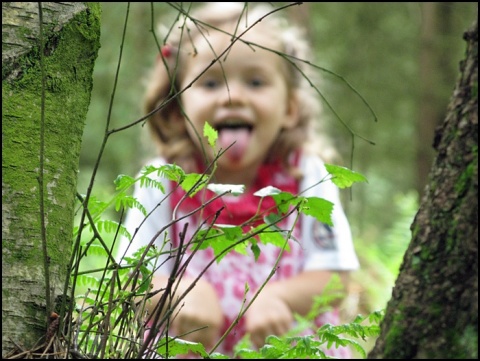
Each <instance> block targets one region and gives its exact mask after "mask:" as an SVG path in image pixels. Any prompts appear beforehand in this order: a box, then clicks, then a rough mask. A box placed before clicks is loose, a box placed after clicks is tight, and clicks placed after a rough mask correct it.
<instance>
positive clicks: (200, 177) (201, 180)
mask: <svg viewBox="0 0 480 361" xmlns="http://www.w3.org/2000/svg"><path fill="white" fill-rule="evenodd" d="M207 179H208V177H207V176H206V175H205V174H198V173H190V174H187V175H186V176H185V178H184V179H183V182H182V183H180V186H181V187H182V188H183V190H184V191H185V192H187V193H188V192H190V193H189V195H190V197H193V196H194V195H195V194H196V193H197V192H198V191H199V190H201V189H202V188H203V187H205V184H206V181H207Z"/></svg>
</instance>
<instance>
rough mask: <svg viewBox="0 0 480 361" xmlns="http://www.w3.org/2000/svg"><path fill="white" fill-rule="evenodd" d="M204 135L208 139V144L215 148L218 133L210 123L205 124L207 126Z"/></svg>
mask: <svg viewBox="0 0 480 361" xmlns="http://www.w3.org/2000/svg"><path fill="white" fill-rule="evenodd" d="M203 135H204V136H206V137H207V140H208V144H210V146H211V147H212V148H214V147H215V143H216V142H217V139H218V132H217V131H216V130H215V129H213V128H212V126H211V125H210V124H208V122H205V125H204V126H203Z"/></svg>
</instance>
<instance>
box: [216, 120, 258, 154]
mask: <svg viewBox="0 0 480 361" xmlns="http://www.w3.org/2000/svg"><path fill="white" fill-rule="evenodd" d="M249 140H250V130H249V129H248V128H246V127H244V128H223V129H221V130H220V131H219V135H218V141H219V145H220V147H221V148H222V149H226V148H228V147H230V146H231V147H230V148H229V149H228V150H227V151H226V152H225V156H227V157H228V158H229V159H230V160H231V161H239V160H240V159H241V158H242V157H243V155H244V154H245V151H246V150H247V146H248V141H249ZM232 143H234V144H233V145H232Z"/></svg>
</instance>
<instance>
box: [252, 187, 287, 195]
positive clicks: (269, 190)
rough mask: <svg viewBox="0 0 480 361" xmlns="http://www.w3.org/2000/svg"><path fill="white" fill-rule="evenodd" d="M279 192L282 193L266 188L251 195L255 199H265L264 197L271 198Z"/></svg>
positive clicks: (276, 189) (278, 190) (279, 191)
mask: <svg viewBox="0 0 480 361" xmlns="http://www.w3.org/2000/svg"><path fill="white" fill-rule="evenodd" d="M281 192H282V191H281V190H280V189H278V188H275V187H272V186H268V187H265V188H262V189H260V190H258V191H256V192H255V193H253V195H254V196H257V197H266V196H273V195H274V194H279V193H281Z"/></svg>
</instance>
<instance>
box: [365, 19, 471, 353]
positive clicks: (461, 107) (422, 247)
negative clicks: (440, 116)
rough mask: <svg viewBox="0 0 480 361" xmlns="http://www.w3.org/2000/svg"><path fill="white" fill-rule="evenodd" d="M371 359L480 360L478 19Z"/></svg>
mask: <svg viewBox="0 0 480 361" xmlns="http://www.w3.org/2000/svg"><path fill="white" fill-rule="evenodd" d="M464 39H465V40H466V41H467V51H466V58H465V60H463V61H462V62H461V64H460V70H461V75H460V78H459V80H458V82H457V85H456V88H455V90H454V93H453V96H452V98H451V101H450V104H449V107H448V109H447V114H446V117H445V120H444V122H443V124H442V125H441V126H440V127H439V128H437V130H436V135H435V141H434V149H435V151H436V159H435V161H434V164H433V166H432V168H431V170H430V174H429V181H428V186H427V188H426V192H425V194H424V196H423V199H422V202H421V205H420V209H419V211H418V213H417V215H416V217H415V219H414V222H413V224H412V226H411V230H412V240H411V243H410V245H409V247H408V250H407V252H406V254H405V257H404V260H403V264H402V266H401V269H400V274H399V277H398V279H397V281H396V284H395V287H394V289H393V294H392V298H391V300H390V301H389V303H388V305H387V310H386V315H385V318H384V320H383V323H382V324H381V334H380V336H379V338H378V339H377V342H376V344H375V346H374V348H373V350H372V351H371V352H370V354H369V358H372V359H373V358H385V359H390V358H398V359H410V358H422V359H424V358H442V359H451V358H455V359H458V358H478V21H476V22H475V23H474V25H473V26H472V27H471V28H470V29H469V30H468V31H466V32H465V34H464Z"/></svg>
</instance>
